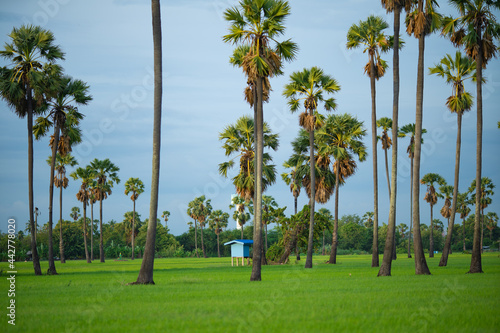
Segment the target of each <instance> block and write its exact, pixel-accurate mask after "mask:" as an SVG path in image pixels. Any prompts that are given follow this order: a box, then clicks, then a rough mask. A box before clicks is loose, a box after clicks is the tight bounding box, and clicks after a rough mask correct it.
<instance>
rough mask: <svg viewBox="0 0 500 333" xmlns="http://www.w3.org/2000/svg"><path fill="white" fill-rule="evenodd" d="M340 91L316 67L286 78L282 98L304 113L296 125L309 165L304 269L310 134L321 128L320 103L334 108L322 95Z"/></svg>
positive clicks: (311, 224) (311, 229)
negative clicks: (304, 138) (306, 146)
mask: <svg viewBox="0 0 500 333" xmlns="http://www.w3.org/2000/svg"><path fill="white" fill-rule="evenodd" d="M339 90H340V86H339V84H338V83H337V81H336V80H335V79H334V78H333V77H331V76H330V75H327V74H325V73H324V72H323V70H322V69H320V68H318V67H312V68H310V69H306V68H305V69H304V70H302V71H300V72H294V73H292V74H291V75H290V83H288V84H287V85H285V88H284V91H283V95H284V96H285V97H286V98H287V99H288V105H289V107H290V111H291V112H292V113H293V112H296V111H298V110H299V109H300V106H301V103H303V105H304V111H303V112H302V113H301V114H300V117H299V124H300V126H301V127H303V128H304V129H305V130H306V131H308V132H309V161H310V176H309V180H310V184H312V185H311V186H310V189H311V194H310V199H309V207H310V220H309V237H308V244H307V257H306V264H305V268H312V254H313V241H314V201H315V197H316V193H315V188H316V186H314V185H315V184H316V178H315V177H316V175H315V167H316V163H315V158H314V132H315V130H316V129H318V128H319V127H320V126H321V122H320V119H321V117H320V116H319V112H318V107H319V105H320V103H323V105H324V108H325V110H327V111H332V110H335V109H336V108H337V104H336V103H335V99H334V98H328V99H325V97H326V95H328V94H333V93H335V92H337V91H339Z"/></svg>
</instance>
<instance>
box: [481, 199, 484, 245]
mask: <svg viewBox="0 0 500 333" xmlns="http://www.w3.org/2000/svg"><path fill="white" fill-rule="evenodd" d="M483 235H484V208H481V253H483Z"/></svg>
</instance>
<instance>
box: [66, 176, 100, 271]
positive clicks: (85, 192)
mask: <svg viewBox="0 0 500 333" xmlns="http://www.w3.org/2000/svg"><path fill="white" fill-rule="evenodd" d="M70 176H71V178H73V179H74V180H77V179H80V180H81V181H82V185H81V186H80V190H79V191H78V193H77V194H76V198H77V199H78V201H80V202H81V203H82V205H83V243H84V245H85V258H86V259H87V263H88V264H90V263H91V260H90V257H89V251H88V247H87V206H88V204H89V192H90V191H89V185H90V183H91V182H92V181H93V178H94V173H93V170H92V169H91V168H90V166H87V167H86V168H81V167H80V168H78V169H76V171H73V172H72V173H71V174H70Z"/></svg>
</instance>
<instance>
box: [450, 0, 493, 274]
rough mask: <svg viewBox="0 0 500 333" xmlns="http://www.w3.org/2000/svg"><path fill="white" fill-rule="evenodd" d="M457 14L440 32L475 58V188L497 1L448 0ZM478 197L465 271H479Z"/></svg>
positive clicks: (478, 176)
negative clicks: (468, 266) (487, 66)
mask: <svg viewBox="0 0 500 333" xmlns="http://www.w3.org/2000/svg"><path fill="white" fill-rule="evenodd" d="M449 2H450V3H451V5H452V6H453V7H455V8H456V9H457V10H458V12H459V14H460V16H459V17H457V18H452V17H446V18H445V19H444V20H443V29H442V34H443V35H447V36H449V37H450V39H451V41H452V42H453V44H455V45H456V46H459V45H462V46H464V47H465V51H466V54H467V56H468V57H469V58H472V59H473V60H475V61H476V88H477V90H476V99H477V103H476V107H477V133H476V135H477V139H476V187H478V188H479V187H480V185H481V177H482V176H481V172H482V170H481V169H482V149H483V92H482V91H483V90H482V84H483V68H486V65H487V64H488V62H489V61H490V60H491V58H493V57H494V56H495V55H496V52H497V50H498V44H497V45H495V42H494V41H495V38H496V39H497V42H498V38H499V37H500V26H499V24H498V22H497V21H496V17H495V15H494V14H493V11H494V10H498V9H500V3H499V2H498V1H490V0H450V1H449ZM480 210H481V202H480V197H479V196H477V197H476V211H475V221H474V241H473V248H472V257H471V265H470V269H469V273H482V271H483V270H482V264H481V249H482V248H480V232H481V224H480V220H479V213H480Z"/></svg>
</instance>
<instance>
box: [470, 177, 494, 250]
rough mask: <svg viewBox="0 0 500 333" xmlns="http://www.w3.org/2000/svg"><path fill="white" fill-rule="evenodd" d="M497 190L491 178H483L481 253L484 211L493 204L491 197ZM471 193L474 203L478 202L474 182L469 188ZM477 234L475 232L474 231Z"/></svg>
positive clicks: (481, 191)
mask: <svg viewBox="0 0 500 333" xmlns="http://www.w3.org/2000/svg"><path fill="white" fill-rule="evenodd" d="M494 188H495V184H493V182H492V181H491V179H490V178H488V177H483V178H481V189H480V192H479V193H481V198H480V200H479V202H480V204H481V207H480V208H481V210H480V214H481V226H480V227H481V230H480V231H481V234H480V246H481V253H482V251H483V233H484V209H485V208H486V207H488V206H489V205H490V204H491V201H492V200H491V197H492V196H493V195H494V194H495V192H494V191H493V189H494ZM469 192H470V193H472V195H471V199H472V201H476V202H477V195H476V193H477V191H476V182H475V181H473V182H472V183H471V185H470V186H469ZM474 229H475V225H474ZM474 232H475V230H474Z"/></svg>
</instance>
